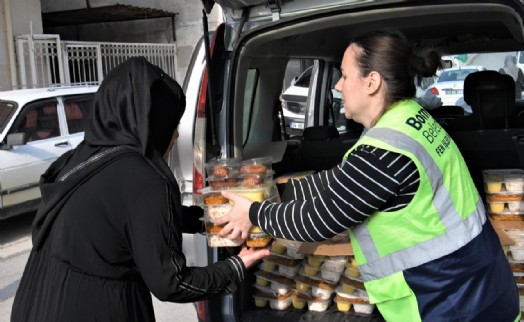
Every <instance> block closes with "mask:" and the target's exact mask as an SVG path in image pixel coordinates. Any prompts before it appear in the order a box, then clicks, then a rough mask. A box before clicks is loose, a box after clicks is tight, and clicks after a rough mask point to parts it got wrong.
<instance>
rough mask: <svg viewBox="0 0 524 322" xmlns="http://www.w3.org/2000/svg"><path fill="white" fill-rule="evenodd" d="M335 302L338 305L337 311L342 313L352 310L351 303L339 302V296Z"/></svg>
mask: <svg viewBox="0 0 524 322" xmlns="http://www.w3.org/2000/svg"><path fill="white" fill-rule="evenodd" d="M333 301H334V302H335V303H336V304H337V310H339V311H340V312H349V310H351V302H348V301H346V300H339V298H338V296H337V297H335V299H334V300H333Z"/></svg>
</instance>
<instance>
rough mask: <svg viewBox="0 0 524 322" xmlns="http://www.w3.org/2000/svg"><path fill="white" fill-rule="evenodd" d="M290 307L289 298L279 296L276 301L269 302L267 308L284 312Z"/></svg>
mask: <svg viewBox="0 0 524 322" xmlns="http://www.w3.org/2000/svg"><path fill="white" fill-rule="evenodd" d="M290 305H291V296H289V295H288V296H286V295H279V296H278V298H276V299H270V300H269V307H271V308H272V309H274V310H285V309H287V308H288V307H289V306H290Z"/></svg>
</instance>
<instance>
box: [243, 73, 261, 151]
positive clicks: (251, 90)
mask: <svg viewBox="0 0 524 322" xmlns="http://www.w3.org/2000/svg"><path fill="white" fill-rule="evenodd" d="M257 82H258V70H256V69H250V70H248V72H247V78H246V90H245V92H244V117H243V124H242V141H243V142H244V145H245V143H246V141H247V138H248V131H249V125H250V124H251V114H252V111H253V102H254V101H255V95H256V88H257Z"/></svg>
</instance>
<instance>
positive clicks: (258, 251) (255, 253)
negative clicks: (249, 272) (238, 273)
mask: <svg viewBox="0 0 524 322" xmlns="http://www.w3.org/2000/svg"><path fill="white" fill-rule="evenodd" d="M267 255H269V247H266V248H248V247H247V246H246V245H244V246H242V250H241V251H240V253H238V257H240V259H241V260H242V261H243V262H244V265H245V266H246V268H250V267H251V266H253V264H255V263H256V262H258V261H259V260H260V259H262V258H263V257H266V256H267Z"/></svg>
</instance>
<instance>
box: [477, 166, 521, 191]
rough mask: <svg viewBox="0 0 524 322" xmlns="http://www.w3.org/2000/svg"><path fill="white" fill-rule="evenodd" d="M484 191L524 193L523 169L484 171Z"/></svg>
mask: <svg viewBox="0 0 524 322" xmlns="http://www.w3.org/2000/svg"><path fill="white" fill-rule="evenodd" d="M483 176H484V184H485V185H484V189H485V191H486V192H487V193H490V194H498V193H504V192H508V193H522V192H524V171H523V170H522V169H495V170H484V171H483Z"/></svg>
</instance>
